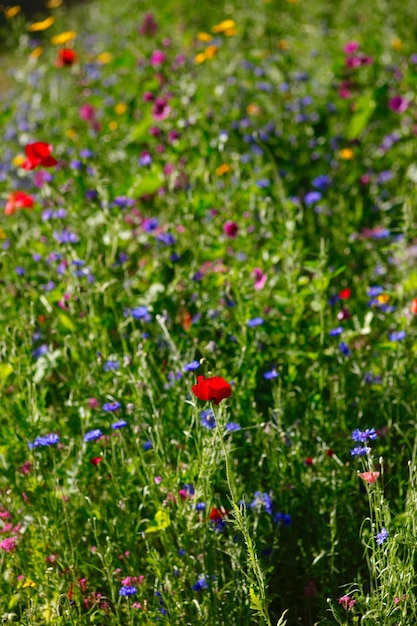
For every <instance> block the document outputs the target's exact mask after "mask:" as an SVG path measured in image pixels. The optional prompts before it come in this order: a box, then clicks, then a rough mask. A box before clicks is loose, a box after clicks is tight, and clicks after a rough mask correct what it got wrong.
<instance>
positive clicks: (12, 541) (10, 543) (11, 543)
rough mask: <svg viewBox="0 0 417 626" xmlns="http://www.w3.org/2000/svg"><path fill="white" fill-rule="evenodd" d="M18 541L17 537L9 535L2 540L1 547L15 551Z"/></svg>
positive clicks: (6, 550)
mask: <svg viewBox="0 0 417 626" xmlns="http://www.w3.org/2000/svg"><path fill="white" fill-rule="evenodd" d="M17 541H18V538H17V537H8V538H7V539H3V541H0V549H1V550H4V551H5V552H13V550H14V549H15V548H16V544H17Z"/></svg>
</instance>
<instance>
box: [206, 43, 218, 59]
mask: <svg viewBox="0 0 417 626" xmlns="http://www.w3.org/2000/svg"><path fill="white" fill-rule="evenodd" d="M217 50H218V47H217V46H207V48H206V50H205V53H204V54H205V55H206V59H212V58H213V57H214V56H216V54H217Z"/></svg>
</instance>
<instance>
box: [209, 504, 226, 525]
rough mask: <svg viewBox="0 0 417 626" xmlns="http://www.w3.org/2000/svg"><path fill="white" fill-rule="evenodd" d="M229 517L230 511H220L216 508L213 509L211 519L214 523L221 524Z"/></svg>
mask: <svg viewBox="0 0 417 626" xmlns="http://www.w3.org/2000/svg"><path fill="white" fill-rule="evenodd" d="M228 515H229V511H226V510H225V509H218V508H217V507H216V506H212V507H211V511H210V519H211V521H212V522H219V521H221V520H222V519H224V518H225V517H227V516H228Z"/></svg>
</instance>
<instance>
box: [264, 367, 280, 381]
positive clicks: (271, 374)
mask: <svg viewBox="0 0 417 626" xmlns="http://www.w3.org/2000/svg"><path fill="white" fill-rule="evenodd" d="M278 376H279V374H278V372H277V370H276V369H275V367H273V368H272V370H270V371H269V372H264V374H263V377H264V378H265V380H273V379H274V378H278Z"/></svg>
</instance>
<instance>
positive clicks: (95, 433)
mask: <svg viewBox="0 0 417 626" xmlns="http://www.w3.org/2000/svg"><path fill="white" fill-rule="evenodd" d="M102 436H103V433H102V432H101V430H99V429H98V428H95V429H94V430H89V431H88V433H86V434H85V435H84V441H86V442H87V443H88V442H89V441H95V440H96V439H99V438H100V437H102Z"/></svg>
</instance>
